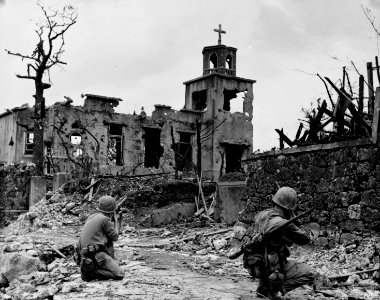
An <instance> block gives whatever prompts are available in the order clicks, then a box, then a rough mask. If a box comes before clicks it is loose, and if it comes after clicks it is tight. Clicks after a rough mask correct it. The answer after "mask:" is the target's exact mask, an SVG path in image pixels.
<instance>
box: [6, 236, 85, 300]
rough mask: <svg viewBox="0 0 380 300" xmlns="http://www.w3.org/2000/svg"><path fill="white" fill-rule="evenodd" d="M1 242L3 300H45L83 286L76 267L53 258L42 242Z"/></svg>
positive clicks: (19, 239)
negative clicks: (2, 243) (58, 293)
mask: <svg viewBox="0 0 380 300" xmlns="http://www.w3.org/2000/svg"><path fill="white" fill-rule="evenodd" d="M3 240H4V242H5V243H4V245H3V246H2V247H1V248H0V266H1V269H0V273H1V277H2V278H3V280H2V281H1V283H0V288H1V292H2V293H3V296H4V299H14V300H18V299H20V300H21V299H31V300H32V299H33V300H37V299H46V298H48V297H49V296H53V295H54V294H56V293H57V292H59V291H60V292H61V293H64V292H70V291H71V290H72V289H73V288H76V289H78V288H80V287H81V286H82V285H83V282H82V280H81V279H80V273H79V270H78V266H77V264H76V263H75V262H74V261H73V260H72V259H69V258H56V257H57V256H58V254H57V253H56V252H54V251H52V250H51V249H49V248H51V247H52V246H48V245H47V242H46V241H45V240H44V239H42V238H39V239H36V238H32V237H28V236H20V235H19V236H9V237H6V238H3ZM58 251H59V250H58ZM61 254H62V253H61ZM63 256H64V255H63Z"/></svg>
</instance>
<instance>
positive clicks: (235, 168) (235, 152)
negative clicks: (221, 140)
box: [225, 144, 244, 174]
mask: <svg viewBox="0 0 380 300" xmlns="http://www.w3.org/2000/svg"><path fill="white" fill-rule="evenodd" d="M225 151H226V174H227V173H232V172H239V171H241V170H242V167H241V158H242V156H243V151H244V146H243V145H233V144H225Z"/></svg>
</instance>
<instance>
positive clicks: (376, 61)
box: [375, 56, 380, 85]
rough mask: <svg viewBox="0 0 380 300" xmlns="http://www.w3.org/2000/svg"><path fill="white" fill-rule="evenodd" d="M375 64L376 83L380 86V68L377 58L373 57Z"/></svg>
mask: <svg viewBox="0 0 380 300" xmlns="http://www.w3.org/2000/svg"><path fill="white" fill-rule="evenodd" d="M375 63H376V73H377V81H378V82H379V85H380V67H379V58H378V57H377V56H375Z"/></svg>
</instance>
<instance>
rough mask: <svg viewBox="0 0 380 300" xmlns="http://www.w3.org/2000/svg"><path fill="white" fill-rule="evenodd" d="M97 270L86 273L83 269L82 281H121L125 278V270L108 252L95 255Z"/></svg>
mask: <svg viewBox="0 0 380 300" xmlns="http://www.w3.org/2000/svg"><path fill="white" fill-rule="evenodd" d="M95 261H96V265H95V270H93V271H92V272H85V271H84V270H83V269H82V268H81V272H82V279H83V280H86V281H90V280H93V279H100V280H104V279H115V280H121V279H123V278H124V270H123V269H122V268H121V267H120V266H119V265H118V264H117V263H116V261H115V260H114V259H113V258H112V257H111V256H110V255H109V254H108V253H106V252H103V251H102V252H98V253H96V254H95Z"/></svg>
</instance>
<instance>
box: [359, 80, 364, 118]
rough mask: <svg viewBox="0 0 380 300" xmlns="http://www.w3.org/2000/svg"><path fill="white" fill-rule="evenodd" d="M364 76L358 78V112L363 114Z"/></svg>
mask: <svg viewBox="0 0 380 300" xmlns="http://www.w3.org/2000/svg"><path fill="white" fill-rule="evenodd" d="M363 99H364V76H363V75H360V76H359V101H358V112H359V113H362V112H363V106H364V100H363Z"/></svg>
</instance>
